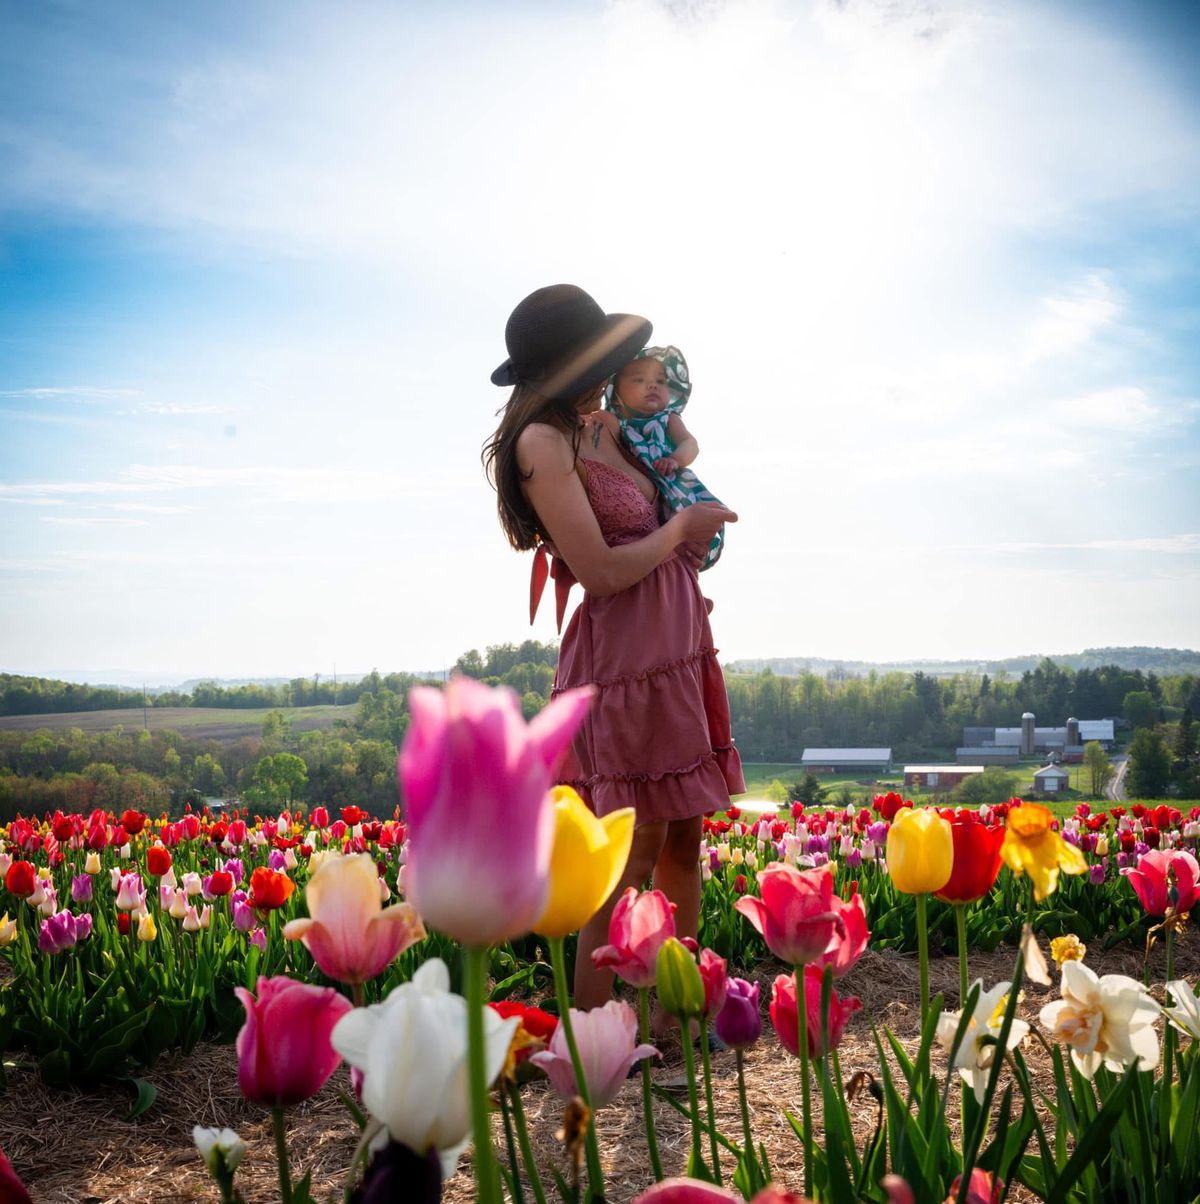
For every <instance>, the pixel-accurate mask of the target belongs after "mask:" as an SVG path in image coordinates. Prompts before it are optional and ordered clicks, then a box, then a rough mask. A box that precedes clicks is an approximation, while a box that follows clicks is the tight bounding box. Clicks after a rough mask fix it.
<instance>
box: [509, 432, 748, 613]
mask: <svg viewBox="0 0 1200 1204" xmlns="http://www.w3.org/2000/svg"><path fill="white" fill-rule="evenodd" d="M517 464H518V465H519V466H520V469H521V471H522V473H524V474H532V475H530V476H529V477H528V480H526V481H525V484H524V489H525V494H526V496H527V497H528V498H529V501H530V504H531V505H532V506H533V508H534V510H536V511H537V515H538V519H539V520H540V522H541V524H542V526H543V528H544V529H545V534H546V535H547V536H548V537H549V539H550V540H551V541H552V542H553V544H554V546H555V549H556V550H557V552H558V554H559V555H560V556H561V557H562V558H563V559H564V560H565V561H566V562H567V565H568V567H569V568H570V570H571V572H572V573H574V574H575V578H576V580H578V581H579V583H580V584H581V585H582V586H583V588H584V589H585V590H587V591H588V593H590V594H595V595H597V596H598V597H604V596H606V595H608V594H616V593H619V592H620V591H621V590H623V589H627V588H628V587H629V586H631V585H633V583H634V582H635V581H640V580H641V579H642V578H643V577H645V576H646V575H647V574H648V573H650V572H651V571H652V570H653V569H655V568H657V567H658V566H659V565H660V564H662V563H663V561H665V560H668V559H670V557H671V556H673V555H674V554H675V551H676V549H677V548H678V547H679V546H680V545H681V544H685V543H697V542H700V541H704V542H705V543H707V542H708V540H710V539H711V538H712V537H713V535H714V534H715V533H716V531H717V529H718V528H719V527H720V526H721V524H722V523H724V522H736V521H737V515H736V514H734V513H733V512H732V511H730V510H726V509H725V508H724V507H723V506H718V505H715V504H713V503H699V504H697V505H695V506H688V507H687V508H686V509H685V510H681V511H679V512H678V513H677V514H674V515H672V517H671V518H670V519H669V520H668V521H667V522H666V523H664V524H663V525H662V526H661V527H659V528H658V529H657V530H655V531H653V532H652V533H651V534H649V535H647V536H645V538H643V539H639V540H637V541H635V542H634V543H627V544H621V545H620V546H619V547H615V548H610V547H609V546H608V544H606V543H605V542H604V536H603V535H602V534H601V533H600V524H599V523H598V522H597V521H596V516H595V514H593V513H592V507H591V504H590V503H589V502H588V499H587V493H586V492H585V491H584V488H583V483H582V482H581V481H580V480H579V477H578V475H577V474H576V472H575V466H574V462H573V457H572V454H571V448H570V446H569V445H568V443H567V441H566V439H565V438H564V437H563V436H562V434H561V433H560V432H558V431H557V430H555V429H554V428H553V427H552V426H548V425H546V424H544V423H536V422H535V423H531V424H530V425H529V426H527V427H526V428H525V430H524V431H522V432H521V434H520V436H519V437H518V439H517Z"/></svg>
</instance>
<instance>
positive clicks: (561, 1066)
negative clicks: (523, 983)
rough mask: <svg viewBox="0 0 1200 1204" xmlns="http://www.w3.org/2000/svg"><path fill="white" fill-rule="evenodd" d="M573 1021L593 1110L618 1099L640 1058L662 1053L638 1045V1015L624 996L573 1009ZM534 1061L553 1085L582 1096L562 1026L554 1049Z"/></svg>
mask: <svg viewBox="0 0 1200 1204" xmlns="http://www.w3.org/2000/svg"><path fill="white" fill-rule="evenodd" d="M571 1025H572V1027H573V1028H574V1030H575V1044H576V1045H578V1047H579V1060H580V1062H581V1063H582V1064H583V1074H584V1077H585V1078H586V1079H587V1086H588V1091H589V1092H590V1094H591V1098H592V1107H593V1108H603V1107H605V1106H606V1105H608V1104H611V1103H612V1101H613V1100H614V1099H616V1097H617V1092H618V1091H620V1090H621V1087H622V1085H623V1084H624V1082H625V1077H626V1075H628V1074H629V1068H630V1067H631V1066H632V1065H633V1064H634V1063H635V1062H640V1061H641V1060H642V1059H643V1058H648V1057H651V1056H654V1057H657V1056H658V1050H657V1049H655V1048H654V1046H653V1045H638V1044H636V1042H637V1016H636V1015H635V1014H634V1011H633V1008H631V1007H630V1006H629V1004H627V1003H622V1002H621V1001H620V1000H617V999H610V1000H609V1001H608V1002H607V1003H606V1004H605V1005H604V1006H603V1007H602V1008H593V1009H592V1010H591V1011H590V1012H581V1011H579V1010H578V1009H576V1008H572V1009H571ZM529 1060H530V1061H531V1062H533V1063H534V1064H535V1065H536V1066H540V1067H541V1068H542V1069H543V1070H544V1071H545V1072H546V1073H547V1074H548V1075H549V1076H550V1085H551V1086H552V1087H553V1088H554V1090H555V1091H556V1092H557V1093H558V1095H559V1096H561V1097H562V1098H563V1099H565V1100H570V1099H574V1098H575V1096H577V1095H578V1094H579V1089H578V1087H577V1086H576V1083H575V1071H574V1068H573V1067H572V1065H571V1052H570V1050H569V1049H568V1048H567V1038H566V1034H565V1033H564V1032H563V1026H562V1025H561V1024H560V1025H559V1026H558V1027H557V1028H556V1029H555V1030H554V1036H552V1037H551V1038H550V1047H549V1049H544V1050H542V1051H541V1052H540V1053H535V1054H533V1055H532V1056H531V1057H530V1059H529Z"/></svg>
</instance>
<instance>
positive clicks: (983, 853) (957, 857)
mask: <svg viewBox="0 0 1200 1204" xmlns="http://www.w3.org/2000/svg"><path fill="white" fill-rule="evenodd" d="M1004 832H1005V829H1004V828H1003V827H1001V826H1000V825H999V824H997V825H996V826H995V827H991V826H989V825H988V824H985V823H982V822H981V821H980V820H979V819H978V818H977V817H976V816H975V815H973V814H972V813H971V812H963V811H960V812H959V813H958V815H957V816H955V817H954V818H953V819H952V820H951V821H950V835H951V836H952V837H953V839H954V860H953V862H952V864H951V869H950V880H949V882H947V883H946V885H945V886H943V887H942V889H941V890H939V891H935V892H934V894H935V896H936V897H937V898H939V899H941V900H942V902H943V903H974V902H975V900H976V899H982V898H983V896H984V895H986V894H987V893H988V891H990V890H991V889H992V887H993V886H995V885H996V875H997V874H999V872H1000V846H1001V845H1002V844H1004Z"/></svg>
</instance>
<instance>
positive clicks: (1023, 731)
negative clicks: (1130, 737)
mask: <svg viewBox="0 0 1200 1204" xmlns="http://www.w3.org/2000/svg"><path fill="white" fill-rule="evenodd" d="M1114 728H1115V723H1114V721H1113V720H1112V719H1068V720H1067V722H1066V725H1065V726H1064V727H1038V726H1037V720H1036V718H1035V717H1034V714H1033V712H1032V711H1026V712H1025V714H1024V715H1022V716H1021V726H1020V727H964V728H963V747H962V748H959V749H957V750H956V752H955V760H956V761H957V762H958V763H959V764H960V765H1013V764H1015V763H1016V761H1017V760H1018V758H1020V757H1032V756H1035V755H1036V754H1037V753H1055V754H1056V755H1057V756H1058V757H1059V758H1060V759H1061V760H1063V761H1068V762H1072V761H1073V762H1078V761H1082V760H1083V746H1084V745H1085V744H1087V743H1088V742H1089V741H1092V740H1096V741H1098V742H1099V743H1100V744H1102V745H1103V746H1104V747H1105V748H1111V747H1112V743H1113V740H1114V739H1115V738H1116V733H1115V730H1114Z"/></svg>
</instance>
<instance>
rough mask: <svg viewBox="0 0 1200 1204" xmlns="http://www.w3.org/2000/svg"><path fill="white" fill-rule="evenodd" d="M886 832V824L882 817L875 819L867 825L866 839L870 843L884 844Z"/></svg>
mask: <svg viewBox="0 0 1200 1204" xmlns="http://www.w3.org/2000/svg"><path fill="white" fill-rule="evenodd" d="M887 834H888V825H887V823H886V822H885V821H884V820H882V819H877V820H876V821H875V822H874V823H873V824H868V825H867V839H868V840H869V841H870V842H871V843H872V844H886V843H887Z"/></svg>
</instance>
